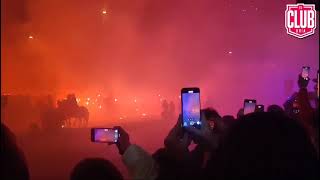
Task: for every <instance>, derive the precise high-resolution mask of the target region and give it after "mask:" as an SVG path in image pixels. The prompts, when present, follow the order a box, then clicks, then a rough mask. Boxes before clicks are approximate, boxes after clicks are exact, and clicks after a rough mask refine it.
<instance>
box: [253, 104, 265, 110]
mask: <svg viewBox="0 0 320 180" xmlns="http://www.w3.org/2000/svg"><path fill="white" fill-rule="evenodd" d="M255 112H264V105H262V104H259V105H257V106H256V110H255Z"/></svg>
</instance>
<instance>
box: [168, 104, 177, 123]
mask: <svg viewBox="0 0 320 180" xmlns="http://www.w3.org/2000/svg"><path fill="white" fill-rule="evenodd" d="M168 111H169V112H168V113H169V118H170V119H171V118H174V117H175V113H176V112H175V111H176V108H175V105H174V103H173V101H170V103H169V107H168Z"/></svg>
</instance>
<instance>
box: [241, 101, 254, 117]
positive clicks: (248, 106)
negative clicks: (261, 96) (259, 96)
mask: <svg viewBox="0 0 320 180" xmlns="http://www.w3.org/2000/svg"><path fill="white" fill-rule="evenodd" d="M256 104H257V101H256V100H254V99H245V100H244V107H243V113H244V114H249V113H252V112H254V111H255V109H256Z"/></svg>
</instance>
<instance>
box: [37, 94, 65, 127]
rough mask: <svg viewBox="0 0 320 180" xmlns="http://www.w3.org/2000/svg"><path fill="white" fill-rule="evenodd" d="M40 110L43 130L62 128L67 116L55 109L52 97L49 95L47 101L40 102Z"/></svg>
mask: <svg viewBox="0 0 320 180" xmlns="http://www.w3.org/2000/svg"><path fill="white" fill-rule="evenodd" d="M38 108H39V109H40V121H41V124H42V128H43V129H45V130H46V131H48V130H56V129H59V128H61V126H62V125H63V122H64V119H65V116H64V115H63V113H62V112H61V110H60V109H58V108H55V107H54V103H53V98H52V96H50V95H48V96H47V99H46V100H45V101H44V100H41V101H39V102H38ZM32 126H34V125H32Z"/></svg>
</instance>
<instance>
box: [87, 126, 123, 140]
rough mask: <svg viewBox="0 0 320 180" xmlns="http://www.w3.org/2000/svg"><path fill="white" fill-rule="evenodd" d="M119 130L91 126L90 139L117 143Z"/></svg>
mask: <svg viewBox="0 0 320 180" xmlns="http://www.w3.org/2000/svg"><path fill="white" fill-rule="evenodd" d="M119 137H120V134H119V131H118V130H117V129H112V128H91V141H92V142H97V143H117V142H118V138H119Z"/></svg>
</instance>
